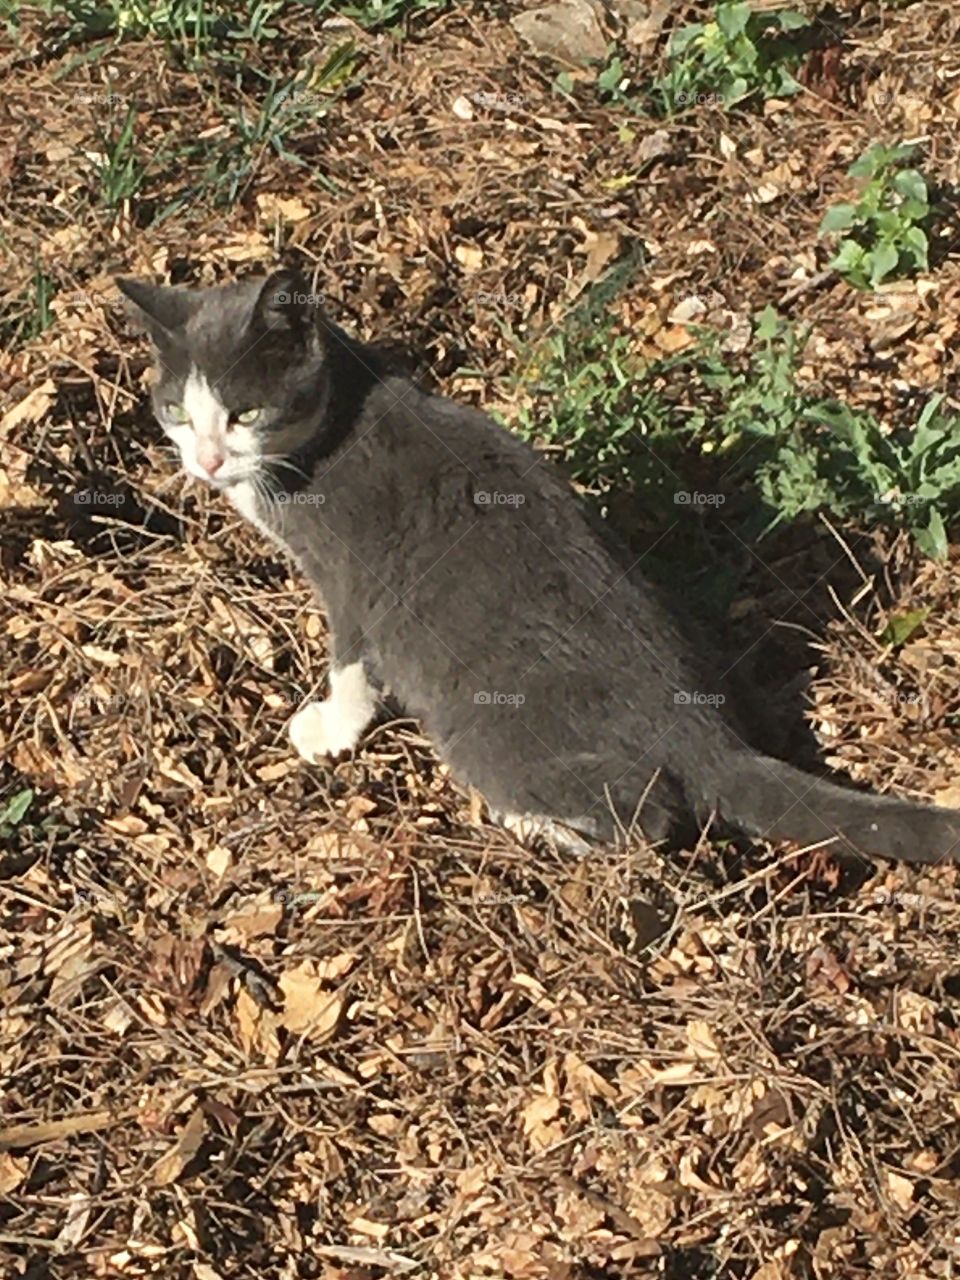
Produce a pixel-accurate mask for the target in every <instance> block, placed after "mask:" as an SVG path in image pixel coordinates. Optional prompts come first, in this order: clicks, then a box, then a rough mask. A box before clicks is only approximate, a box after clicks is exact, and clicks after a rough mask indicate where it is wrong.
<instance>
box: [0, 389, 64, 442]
mask: <svg viewBox="0 0 960 1280" xmlns="http://www.w3.org/2000/svg"><path fill="white" fill-rule="evenodd" d="M56 394H57V389H56V386H55V385H54V383H53V380H52V379H51V378H47V380H46V381H45V382H42V383H41V384H40V386H39V387H34V389H33V390H32V391H31V392H30V394H29V395H26V396H24V398H23V399H22V400H21V401H20V402H19V404H15V405H14V406H13V408H12V409H8V410H7V412H6V413H5V414H4V415H3V417H2V418H0V431H9V430H10V429H11V428H12V427H18V426H20V424H21V423H24V422H39V421H40V419H41V418H42V417H43V416H44V414H45V413H46V412H47V410H48V409H49V408H50V407H51V405H52V404H53V402H54V400H55V399H56Z"/></svg>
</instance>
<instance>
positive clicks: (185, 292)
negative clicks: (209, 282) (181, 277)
mask: <svg viewBox="0 0 960 1280" xmlns="http://www.w3.org/2000/svg"><path fill="white" fill-rule="evenodd" d="M115 284H116V286H117V288H118V289H119V290H120V292H121V293H122V294H123V296H124V297H125V298H126V299H127V300H128V302H130V303H131V304H132V306H130V307H129V308H128V310H129V311H130V312H131V314H132V315H133V318H134V319H135V320H139V321H140V323H141V324H142V325H144V327H145V328H146V329H147V330H148V331H149V333H150V336H151V337H152V338H153V340H154V342H161V341H162V340H163V339H169V338H170V337H172V336H173V335H174V334H175V333H176V332H177V331H178V330H180V329H183V327H184V326H185V325H186V323H187V321H188V320H189V319H190V317H191V315H193V313H194V311H195V310H196V308H197V305H198V302H199V295H198V292H197V290H196V289H187V288H184V287H183V286H179V285H160V284H150V282H149V281H147V280H134V279H132V278H131V277H130V276H117V277H116V278H115Z"/></svg>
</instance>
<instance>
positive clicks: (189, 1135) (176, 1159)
mask: <svg viewBox="0 0 960 1280" xmlns="http://www.w3.org/2000/svg"><path fill="white" fill-rule="evenodd" d="M205 1132H206V1122H205V1119H204V1115H203V1110H202V1108H200V1107H195V1108H194V1110H193V1113H192V1115H191V1116H190V1119H189V1120H188V1121H187V1123H186V1124H185V1125H184V1126H183V1128H182V1129H181V1130H180V1132H179V1134H178V1135H177V1140H176V1142H175V1143H174V1144H173V1146H172V1147H171V1148H170V1150H169V1151H168V1152H167V1153H166V1154H165V1155H163V1156H161V1157H160V1159H159V1160H158V1161H157V1163H156V1165H155V1166H154V1169H153V1181H154V1182H155V1183H156V1184H157V1186H161V1187H165V1186H168V1185H169V1184H170V1183H171V1182H176V1180H177V1179H178V1178H179V1177H180V1175H181V1173H183V1171H184V1169H185V1168H186V1167H187V1165H188V1164H189V1163H190V1161H191V1160H192V1159H193V1158H194V1156H195V1155H196V1154H197V1152H198V1151H199V1150H200V1144H201V1143H202V1142H203V1138H204V1134H205Z"/></svg>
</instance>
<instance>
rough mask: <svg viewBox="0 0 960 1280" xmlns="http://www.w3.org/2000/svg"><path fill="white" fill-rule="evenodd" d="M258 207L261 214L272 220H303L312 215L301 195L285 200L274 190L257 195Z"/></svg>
mask: <svg viewBox="0 0 960 1280" xmlns="http://www.w3.org/2000/svg"><path fill="white" fill-rule="evenodd" d="M257 207H258V208H259V210H260V213H261V216H262V217H264V218H267V219H269V220H271V221H274V220H276V221H280V222H302V221H303V219H304V218H309V217H310V210H309V209H308V208H307V206H306V205H305V204H304V203H303V201H302V200H301V199H300V198H299V196H291V197H290V198H289V199H287V200H284V199H283V198H282V197H281V196H278V195H276V194H275V193H274V192H272V191H262V192H261V193H260V194H259V195H258V196H257Z"/></svg>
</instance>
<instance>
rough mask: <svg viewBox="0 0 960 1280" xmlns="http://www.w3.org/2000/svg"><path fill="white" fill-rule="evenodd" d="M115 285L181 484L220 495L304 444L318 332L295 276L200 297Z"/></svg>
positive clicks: (316, 391) (319, 390) (309, 299)
mask: <svg viewBox="0 0 960 1280" xmlns="http://www.w3.org/2000/svg"><path fill="white" fill-rule="evenodd" d="M116 283H117V286H118V287H119V289H120V290H121V292H122V293H123V294H124V295H125V297H126V298H127V299H128V300H129V301H130V302H131V303H132V304H133V312H134V315H135V317H136V318H137V319H138V320H139V321H140V322H141V323H142V324H143V325H144V326H145V327H146V329H147V330H148V332H149V334H150V336H151V338H152V339H153V345H154V355H155V364H156V368H155V377H154V382H153V388H152V394H153V407H154V412H155V413H156V416H157V420H158V421H159V423H160V425H161V426H162V427H163V429H164V431H165V432H166V434H167V435H168V436H169V437H170V439H171V440H172V441H173V442H174V444H175V445H176V446H177V448H178V449H179V451H180V456H181V458H182V460H183V465H184V467H185V469H186V470H187V471H188V472H189V473H190V474H191V475H193V476H196V477H198V479H201V480H206V481H207V482H208V483H210V484H213V485H215V486H216V487H217V488H221V489H224V488H228V487H229V486H230V485H233V484H237V483H240V482H241V481H244V480H250V479H254V478H255V477H256V476H257V475H259V474H260V473H261V472H262V471H263V470H264V468H265V467H266V466H268V465H269V464H270V463H271V462H275V461H276V460H277V459H278V458H289V457H290V456H292V455H295V454H296V453H297V451H298V450H299V449H301V448H302V447H303V446H304V445H305V444H306V442H307V441H309V440H310V439H311V438H312V436H313V434H314V433H315V432H316V430H317V425H318V422H319V421H320V419H321V417H322V414H323V409H324V386H325V365H326V341H325V339H326V334H327V326H326V323H325V321H324V319H323V316H322V313H321V311H320V309H319V307H318V306H317V301H316V298H315V297H314V295H313V294H311V293H310V292H309V285H308V284H307V282H306V280H305V279H304V277H303V276H302V275H301V274H300V273H299V272H297V271H294V270H280V271H276V272H274V273H273V274H272V275H271V276H269V277H267V279H265V280H264V279H256V280H245V281H241V282H240V283H237V284H228V285H220V286H217V287H214V288H206V289H191V288H186V287H184V286H179V285H178V286H162V285H154V284H149V283H148V282H146V281H144V280H133V279H129V278H118V279H117V282H116Z"/></svg>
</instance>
